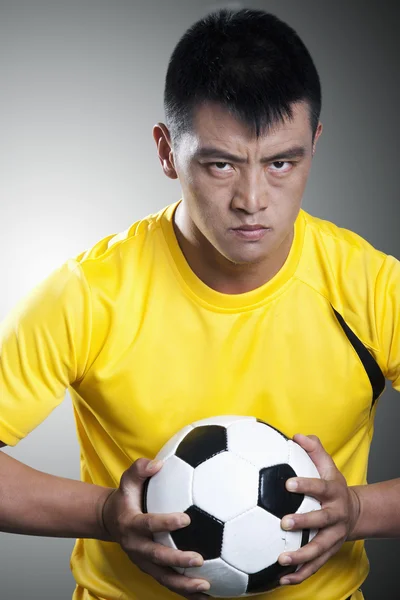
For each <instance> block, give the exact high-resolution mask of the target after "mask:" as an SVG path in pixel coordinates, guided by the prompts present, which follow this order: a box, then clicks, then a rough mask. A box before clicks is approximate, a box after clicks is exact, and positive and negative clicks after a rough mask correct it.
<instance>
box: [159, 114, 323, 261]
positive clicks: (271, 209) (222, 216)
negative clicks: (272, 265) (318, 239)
mask: <svg viewBox="0 0 400 600" xmlns="http://www.w3.org/2000/svg"><path fill="white" fill-rule="evenodd" d="M293 109H294V118H293V120H292V121H288V120H286V121H285V122H284V123H283V124H278V125H276V126H275V128H273V129H272V130H270V131H269V132H268V134H267V135H265V136H263V137H260V138H259V139H256V138H254V137H252V136H250V134H249V132H248V130H247V128H246V127H245V126H244V125H243V124H242V123H240V122H238V121H237V120H236V119H235V118H234V117H233V116H231V115H230V114H229V112H227V110H226V109H225V108H223V107H221V106H220V105H216V104H205V105H202V106H201V107H199V108H198V109H197V111H196V113H195V118H194V127H193V131H192V132H191V133H187V134H185V135H184V136H183V137H182V138H181V140H180V142H179V145H178V147H177V148H174V149H173V148H172V147H171V145H170V142H169V141H167V140H168V130H166V131H165V129H164V134H165V138H166V139H164V140H163V139H162V137H163V136H162V135H159V137H158V147H159V156H160V159H161V158H162V164H163V168H164V171H165V172H166V174H167V175H168V176H169V177H171V178H176V177H177V178H179V181H180V184H181V188H182V197H183V203H182V204H181V205H180V209H181V211H182V214H181V217H180V219H181V222H182V223H183V226H184V228H185V231H184V234H185V236H187V237H188V238H189V239H191V240H192V241H193V243H195V244H196V245H197V247H198V246H199V245H201V244H202V245H203V247H204V248H205V249H206V250H207V251H209V249H210V248H211V249H212V251H214V252H218V253H219V254H220V255H222V257H224V258H225V259H226V260H227V261H230V262H231V263H235V264H246V263H253V264H254V263H262V262H263V261H264V260H270V259H271V258H272V257H273V256H274V255H278V254H279V253H280V252H282V249H283V248H284V247H285V246H288V245H289V247H290V244H291V241H292V237H293V225H294V222H295V220H296V217H297V215H298V212H299V210H300V206H301V201H302V197H303V194H304V190H305V187H306V183H307V178H308V175H309V171H310V167H311V162H312V154H313V145H312V131H311V126H310V120H309V111H308V106H307V105H306V104H305V103H298V104H294V105H293ZM163 127H164V128H165V126H163ZM321 130H322V125H321V124H320V125H319V128H318V131H317V134H316V136H315V140H314V145H315V143H316V140H317V139H318V137H319V135H320V133H321ZM158 133H159V134H160V131H159V132H158ZM155 137H156V136H155ZM156 140H157V138H156ZM163 144H164V150H163ZM168 144H169V148H167V146H168ZM160 150H161V154H162V153H163V156H161V155H160ZM286 254H287V252H286Z"/></svg>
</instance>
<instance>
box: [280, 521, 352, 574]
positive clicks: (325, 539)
mask: <svg viewBox="0 0 400 600" xmlns="http://www.w3.org/2000/svg"><path fill="white" fill-rule="evenodd" d="M343 539H344V538H343V536H341V535H338V533H337V531H336V528H335V527H332V528H330V529H324V530H322V531H319V532H318V533H317V535H316V536H315V538H313V539H312V540H311V542H309V543H308V544H306V545H305V546H303V547H302V548H300V549H299V550H295V551H294V552H283V553H282V554H280V555H279V557H278V561H279V563H280V564H281V565H284V566H287V565H301V564H303V563H306V562H310V561H312V560H315V559H316V558H318V557H319V556H322V555H323V554H324V553H325V552H327V551H328V550H329V548H332V547H333V546H336V544H342V543H343Z"/></svg>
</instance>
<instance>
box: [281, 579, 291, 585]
mask: <svg viewBox="0 0 400 600" xmlns="http://www.w3.org/2000/svg"><path fill="white" fill-rule="evenodd" d="M279 583H280V584H281V585H289V583H290V579H286V577H284V578H283V579H281V580H280V582H279Z"/></svg>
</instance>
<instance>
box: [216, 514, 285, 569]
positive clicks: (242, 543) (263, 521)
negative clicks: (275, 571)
mask: <svg viewBox="0 0 400 600" xmlns="http://www.w3.org/2000/svg"><path fill="white" fill-rule="evenodd" d="M284 538H285V532H284V531H283V530H282V528H281V526H280V520H279V519H278V518H277V517H275V516H274V515H271V513H269V512H267V511H266V510H264V509H263V508H260V507H259V506H256V507H255V508H253V509H252V510H249V511H247V512H246V513H244V514H241V515H240V516H239V517H237V518H236V519H232V520H231V521H229V522H228V523H226V524H225V530H224V539H223V543H222V552H221V557H222V558H223V559H224V560H226V562H227V563H229V564H230V565H232V566H233V567H236V568H237V569H239V570H241V571H245V572H246V573H257V572H258V571H261V570H262V569H266V568H267V567H269V566H270V565H272V564H274V563H275V562H276V559H277V556H278V555H279V554H280V553H281V552H283V550H284V547H285V539H284Z"/></svg>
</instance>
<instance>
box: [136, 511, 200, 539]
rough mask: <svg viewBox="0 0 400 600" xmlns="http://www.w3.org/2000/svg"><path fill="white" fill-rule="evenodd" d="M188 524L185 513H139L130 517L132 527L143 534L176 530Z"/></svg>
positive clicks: (187, 517)
mask: <svg viewBox="0 0 400 600" xmlns="http://www.w3.org/2000/svg"><path fill="white" fill-rule="evenodd" d="M189 524H190V517H189V515H187V514H186V513H160V514H158V513H139V514H136V515H134V517H133V519H132V529H134V530H135V532H137V533H142V534H143V535H146V534H152V533H162V532H163V531H176V530H177V529H182V528H183V527H187V526H188V525H189Z"/></svg>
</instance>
